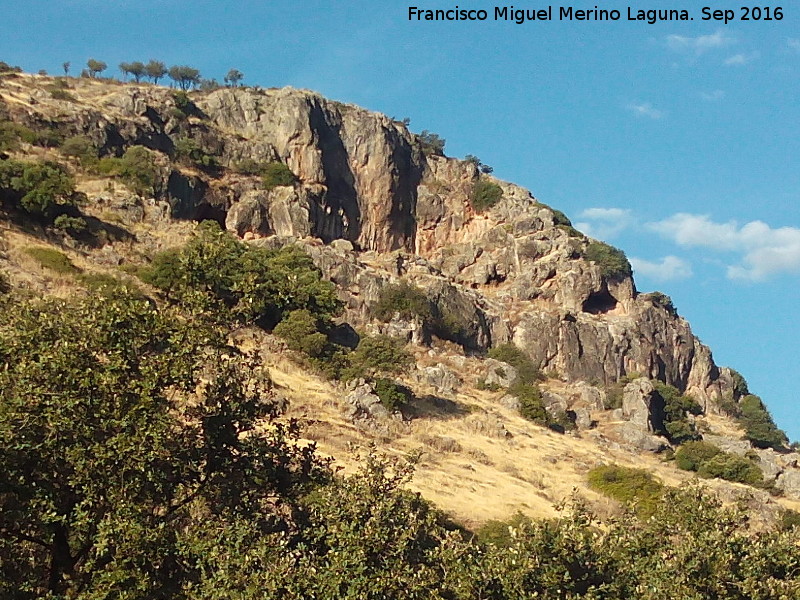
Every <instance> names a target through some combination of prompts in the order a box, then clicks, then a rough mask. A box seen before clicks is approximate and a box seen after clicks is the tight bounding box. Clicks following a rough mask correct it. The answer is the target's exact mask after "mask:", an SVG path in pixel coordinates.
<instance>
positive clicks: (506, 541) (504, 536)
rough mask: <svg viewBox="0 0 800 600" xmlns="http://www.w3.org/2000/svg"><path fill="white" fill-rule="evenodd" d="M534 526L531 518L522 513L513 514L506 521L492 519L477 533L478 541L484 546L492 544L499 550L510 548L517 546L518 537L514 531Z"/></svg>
mask: <svg viewBox="0 0 800 600" xmlns="http://www.w3.org/2000/svg"><path fill="white" fill-rule="evenodd" d="M533 526H534V523H533V521H532V520H531V518H530V517H528V516H526V515H523V514H522V513H521V512H517V513H515V514H513V515H512V516H511V517H509V518H508V519H506V520H504V521H500V520H498V519H491V520H489V521H486V523H484V524H483V525H481V527H480V528H479V529H478V531H477V532H476V535H477V537H478V540H479V541H480V542H481V543H483V544H491V545H493V546H497V547H498V548H510V547H512V546H513V545H514V544H515V540H516V536H514V535H512V533H511V532H512V531H515V532H516V531H518V530H520V529H530V528H532V527H533Z"/></svg>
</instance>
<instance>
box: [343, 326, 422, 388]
mask: <svg viewBox="0 0 800 600" xmlns="http://www.w3.org/2000/svg"><path fill="white" fill-rule="evenodd" d="M349 363H350V368H349V370H348V373H347V374H346V377H347V378H348V379H354V378H356V377H374V376H376V375H378V374H396V373H402V372H403V371H404V370H405V369H407V368H408V367H409V366H410V365H411V363H412V356H411V354H409V353H408V351H407V350H406V349H405V343H404V342H403V340H400V339H398V338H393V337H389V336H388V335H375V336H365V337H363V338H361V341H360V342H359V343H358V347H356V349H355V350H354V351H353V352H351V353H350V355H349Z"/></svg>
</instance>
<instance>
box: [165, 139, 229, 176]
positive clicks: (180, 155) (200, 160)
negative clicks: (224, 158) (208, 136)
mask: <svg viewBox="0 0 800 600" xmlns="http://www.w3.org/2000/svg"><path fill="white" fill-rule="evenodd" d="M175 158H176V159H177V160H178V161H179V162H182V163H183V164H185V165H188V166H195V167H199V168H201V169H214V168H217V167H218V166H219V163H218V162H217V159H216V157H214V156H212V155H211V154H209V153H208V152H207V151H206V150H205V149H204V148H203V147H202V146H201V145H200V144H199V143H198V142H197V140H194V139H192V138H190V137H186V136H182V137H179V138H178V139H177V140H175Z"/></svg>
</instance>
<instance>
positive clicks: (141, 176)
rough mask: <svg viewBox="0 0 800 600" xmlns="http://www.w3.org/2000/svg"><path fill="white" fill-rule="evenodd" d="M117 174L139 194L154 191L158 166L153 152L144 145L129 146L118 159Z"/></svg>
mask: <svg viewBox="0 0 800 600" xmlns="http://www.w3.org/2000/svg"><path fill="white" fill-rule="evenodd" d="M117 174H118V175H119V176H120V177H121V178H122V180H123V181H125V183H126V184H127V186H128V187H129V188H130V189H131V190H133V191H134V192H136V193H137V194H139V195H142V196H145V195H152V194H154V193H155V191H156V183H157V182H158V177H159V172H158V167H157V166H156V162H155V157H154V155H153V152H151V151H150V150H148V149H147V148H145V147H144V146H131V147H130V148H128V149H127V150H126V151H125V154H123V155H122V158H120V159H119V160H118V163H117Z"/></svg>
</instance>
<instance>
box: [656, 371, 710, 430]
mask: <svg viewBox="0 0 800 600" xmlns="http://www.w3.org/2000/svg"><path fill="white" fill-rule="evenodd" d="M653 387H654V388H655V390H656V392H658V394H659V395H660V396H661V397H662V398H663V399H664V426H665V428H666V431H665V432H664V433H666V435H667V438H668V439H669V441H670V442H672V443H673V444H683V443H685V442H689V441H696V440H699V439H700V434H699V433H698V432H697V429H696V428H695V426H694V424H692V423H690V422H689V420H688V418H687V414H691V415H695V416H696V415H700V414H702V412H703V408H702V407H701V406H700V405H699V404H698V403H697V401H696V400H695V399H694V398H692V397H691V396H688V395H684V394H681V392H680V391H679V390H678V389H677V388H675V387H673V386H671V385H667V384H666V383H664V382H662V381H653Z"/></svg>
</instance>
